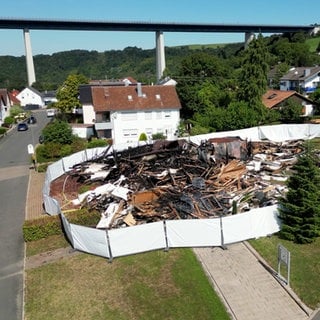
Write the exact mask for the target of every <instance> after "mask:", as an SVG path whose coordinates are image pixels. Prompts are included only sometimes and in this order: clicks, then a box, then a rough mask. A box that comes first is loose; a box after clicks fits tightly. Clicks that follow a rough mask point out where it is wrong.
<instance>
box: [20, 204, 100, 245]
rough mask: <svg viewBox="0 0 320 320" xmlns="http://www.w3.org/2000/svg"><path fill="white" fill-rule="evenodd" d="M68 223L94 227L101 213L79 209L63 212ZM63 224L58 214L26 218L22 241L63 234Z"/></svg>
mask: <svg viewBox="0 0 320 320" xmlns="http://www.w3.org/2000/svg"><path fill="white" fill-rule="evenodd" d="M65 216H66V217H67V219H68V221H69V222H70V223H74V224H78V225H82V226H88V227H93V226H94V227H95V226H96V225H97V223H98V222H99V220H100V217H101V214H100V213H99V212H98V211H89V210H88V209H80V210H77V211H73V212H67V213H65ZM63 234H64V232H63V226H62V221H61V217H60V215H55V216H45V217H43V218H38V219H33V220H27V221H25V222H24V225H23V238H24V241H26V242H30V241H36V240H40V239H45V238H47V237H49V236H53V235H63Z"/></svg>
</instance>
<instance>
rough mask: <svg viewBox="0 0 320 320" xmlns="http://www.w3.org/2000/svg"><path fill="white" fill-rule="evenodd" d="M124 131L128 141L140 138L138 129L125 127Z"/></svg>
mask: <svg viewBox="0 0 320 320" xmlns="http://www.w3.org/2000/svg"><path fill="white" fill-rule="evenodd" d="M122 133H123V137H124V138H125V139H127V141H128V142H130V141H136V140H137V139H138V129H124V130H123V131H122Z"/></svg>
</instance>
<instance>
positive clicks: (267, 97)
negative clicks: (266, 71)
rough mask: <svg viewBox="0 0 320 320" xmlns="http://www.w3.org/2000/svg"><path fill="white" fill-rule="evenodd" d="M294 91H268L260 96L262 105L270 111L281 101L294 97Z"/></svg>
mask: <svg viewBox="0 0 320 320" xmlns="http://www.w3.org/2000/svg"><path fill="white" fill-rule="evenodd" d="M296 93H297V92H296V91H282V90H268V91H267V92H266V93H265V94H264V95H263V96H262V103H263V104H264V105H265V106H266V107H267V108H268V109H271V108H273V107H274V106H276V105H277V104H279V103H281V102H282V101H284V100H286V99H288V98H289V97H291V96H293V95H295V94H296Z"/></svg>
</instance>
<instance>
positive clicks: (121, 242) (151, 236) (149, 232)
mask: <svg viewBox="0 0 320 320" xmlns="http://www.w3.org/2000/svg"><path fill="white" fill-rule="evenodd" d="M108 234H109V240H110V247H111V254H112V256H113V257H119V256H124V255H128V254H134V253H140V252H146V251H151V250H157V249H163V248H165V247H166V241H165V234H164V227H163V222H162V221H159V222H154V223H148V224H143V225H139V226H133V227H127V228H122V229H114V230H110V231H109V232H108Z"/></svg>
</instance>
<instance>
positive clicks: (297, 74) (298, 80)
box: [280, 66, 320, 94]
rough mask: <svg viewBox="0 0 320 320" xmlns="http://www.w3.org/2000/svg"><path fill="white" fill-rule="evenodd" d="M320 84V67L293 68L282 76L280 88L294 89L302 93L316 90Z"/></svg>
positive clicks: (285, 89) (284, 89) (283, 89)
mask: <svg viewBox="0 0 320 320" xmlns="http://www.w3.org/2000/svg"><path fill="white" fill-rule="evenodd" d="M319 86H320V67H319V66H318V67H298V68H291V69H290V70H289V72H288V73H286V74H285V75H283V76H282V77H281V78H280V90H282V91H287V90H294V91H297V92H299V93H302V94H308V93H312V92H314V91H315V90H316V89H317V87H319Z"/></svg>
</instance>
